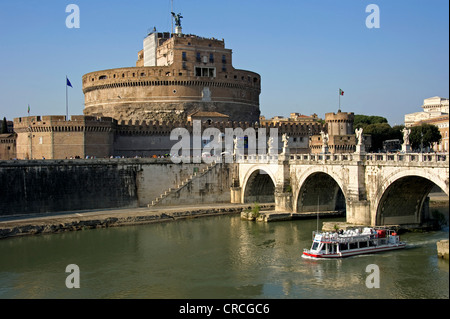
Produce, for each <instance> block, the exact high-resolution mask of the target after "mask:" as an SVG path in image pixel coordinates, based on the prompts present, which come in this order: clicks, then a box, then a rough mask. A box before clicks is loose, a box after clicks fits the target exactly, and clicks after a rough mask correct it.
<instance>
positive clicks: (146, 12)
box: [0, 0, 449, 125]
mask: <svg viewBox="0 0 450 319" xmlns="http://www.w3.org/2000/svg"><path fill="white" fill-rule="evenodd" d="M71 3H74V4H76V5H78V6H79V8H80V28H79V29H68V28H67V27H66V25H65V21H66V17H67V16H68V15H69V13H66V12H65V9H66V6H67V5H68V4H71ZM369 4H376V5H378V7H379V9H380V28H378V29H375V28H373V29H369V28H367V27H366V23H365V22H366V17H367V16H368V15H369V14H370V13H366V12H365V9H366V7H367V5H369ZM170 11H171V3H170V0H157V1H156V0H146V1H143V0H142V1H141V0H130V1H123V0H120V1H119V0H108V1H106V0H68V1H62V0H43V1H32V0H14V1H12V0H11V1H5V0H2V1H0V30H1V31H0V72H1V76H0V116H1V117H3V116H6V117H7V118H8V119H12V118H15V117H19V116H27V106H28V104H30V106H31V115H64V114H65V113H66V110H65V101H66V99H65V92H66V91H65V77H66V75H67V76H68V77H69V79H70V81H71V82H72V84H73V87H74V88H73V89H72V88H69V113H70V114H82V113H83V107H84V95H83V92H82V89H81V77H82V76H83V74H86V73H89V72H92V71H96V70H103V69H110V68H117V67H129V66H135V63H136V59H137V52H138V51H139V50H141V49H142V46H143V44H142V41H143V39H144V37H145V35H146V33H147V31H148V30H151V29H153V27H156V28H157V30H158V31H170V29H171V15H170ZM174 11H175V12H177V13H179V12H180V13H181V14H182V15H183V16H184V18H183V19H182V25H183V32H184V33H191V34H196V35H199V36H204V37H215V38H219V39H222V38H223V39H225V45H226V47H227V48H229V49H232V50H233V65H234V67H235V68H238V69H245V70H250V71H254V72H257V73H259V74H260V75H261V78H262V92H261V96H260V106H261V113H262V114H263V115H265V116H266V117H272V116H275V115H281V116H289V113H291V112H299V113H302V114H306V115H310V114H313V113H317V114H318V115H319V116H320V117H322V118H323V117H324V115H325V113H328V112H337V110H338V99H339V96H338V90H339V88H341V89H342V90H344V92H345V93H344V96H343V97H342V98H341V109H342V111H345V112H354V113H355V114H366V115H380V116H384V117H386V118H387V119H388V120H389V123H390V124H391V125H395V124H402V123H403V121H404V115H405V114H407V113H412V112H417V111H420V110H421V109H420V106H421V105H422V103H423V99H425V98H428V97H432V96H442V97H449V42H448V41H449V40H448V39H449V2H448V1H447V0H428V1H425V0H420V1H419V0H389V1H387V0H370V1H363V0H340V1H336V0H295V1H294V0H280V1H268V0H226V1H224V0H222V1H218V0H207V1H206V0H174Z"/></svg>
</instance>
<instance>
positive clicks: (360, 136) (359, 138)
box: [355, 127, 364, 145]
mask: <svg viewBox="0 0 450 319" xmlns="http://www.w3.org/2000/svg"><path fill="white" fill-rule="evenodd" d="M355 133H356V140H357V141H356V145H362V142H363V139H364V136H363V128H362V127H361V128H357V129H356V130H355Z"/></svg>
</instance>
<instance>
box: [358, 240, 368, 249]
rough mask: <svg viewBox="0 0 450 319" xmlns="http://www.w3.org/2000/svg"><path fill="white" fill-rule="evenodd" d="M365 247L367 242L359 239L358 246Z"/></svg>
mask: <svg viewBox="0 0 450 319" xmlns="http://www.w3.org/2000/svg"><path fill="white" fill-rule="evenodd" d="M364 247H367V242H366V241H360V242H359V248H364Z"/></svg>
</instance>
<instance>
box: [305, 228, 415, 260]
mask: <svg viewBox="0 0 450 319" xmlns="http://www.w3.org/2000/svg"><path fill="white" fill-rule="evenodd" d="M405 247H406V243H405V242H401V241H400V237H399V236H398V234H397V233H396V232H395V231H393V230H389V229H383V228H380V229H376V228H372V227H365V228H363V230H362V231H361V229H350V230H345V231H342V230H341V231H339V232H318V231H314V232H313V243H312V246H311V249H304V251H303V255H302V257H304V258H342V257H349V256H355V255H361V254H369V253H377V252H382V251H388V250H394V249H401V248H405Z"/></svg>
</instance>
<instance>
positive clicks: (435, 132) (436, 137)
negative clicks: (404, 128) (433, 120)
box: [409, 123, 442, 151]
mask: <svg viewBox="0 0 450 319" xmlns="http://www.w3.org/2000/svg"><path fill="white" fill-rule="evenodd" d="M441 139H442V136H441V132H439V128H438V127H437V126H436V125H431V124H426V123H424V124H422V125H420V126H413V127H411V134H410V135H409V140H410V143H411V148H412V149H413V150H418V151H421V150H422V149H424V148H431V147H432V146H433V144H434V143H438V142H439V141H440V140H441Z"/></svg>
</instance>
